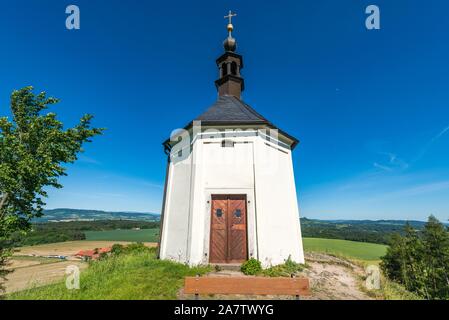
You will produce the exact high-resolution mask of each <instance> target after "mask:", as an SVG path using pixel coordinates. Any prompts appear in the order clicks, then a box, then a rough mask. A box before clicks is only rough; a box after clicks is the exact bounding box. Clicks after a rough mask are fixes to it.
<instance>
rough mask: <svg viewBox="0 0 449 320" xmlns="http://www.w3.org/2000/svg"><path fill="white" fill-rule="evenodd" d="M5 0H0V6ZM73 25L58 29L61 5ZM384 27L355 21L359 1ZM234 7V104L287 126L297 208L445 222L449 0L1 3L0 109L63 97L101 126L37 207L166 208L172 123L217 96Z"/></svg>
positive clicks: (69, 112) (448, 204)
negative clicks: (166, 145)
mask: <svg viewBox="0 0 449 320" xmlns="http://www.w3.org/2000/svg"><path fill="white" fill-rule="evenodd" d="M6 3H7V4H6ZM69 4H76V5H78V6H79V7H80V10H81V29H80V30H77V31H69V30H66V29H65V18H66V14H65V8H66V6H67V5H69ZM370 4H376V5H378V6H379V7H380V10H381V30H375V31H368V30H367V29H366V28H365V18H366V16H367V15H366V14H365V8H366V7H367V6H368V5H370ZM229 9H232V10H234V11H236V12H237V13H238V17H237V18H236V19H235V23H234V25H235V32H234V36H235V37H236V38H237V41H238V52H239V53H241V54H242V55H243V56H244V59H245V68H244V69H243V75H244V77H245V81H246V83H245V84H246V90H245V92H244V96H243V98H244V100H245V102H247V103H249V104H250V105H251V106H253V107H254V108H255V109H256V110H257V111H259V112H260V113H261V114H263V115H264V116H265V117H267V118H268V119H270V120H271V121H272V122H274V123H275V124H277V125H278V126H279V127H280V128H282V129H283V130H285V131H287V132H289V133H290V134H292V135H294V136H296V137H298V138H299V139H300V140H301V144H300V145H299V146H298V147H297V149H296V150H295V152H294V166H295V178H296V184H297V188H298V194H299V203H300V208H301V214H302V216H306V217H309V218H325V219H419V220H424V219H426V217H427V216H428V215H429V214H434V215H436V216H437V217H438V218H440V219H441V220H447V219H448V218H449V200H448V199H449V152H448V150H449V105H448V103H449V62H448V57H449V20H448V19H446V16H445V13H447V12H449V2H447V1H445V0H441V1H439V0H431V1H411V0H396V1H385V0H370V1H364V0H341V1H334V0H313V1H312V0H307V1H306V0H304V1H297V0H296V1H277V2H272V1H270V2H264V1H198V0H192V1H164V2H162V1H158V2H156V1H154V2H153V1H141V0H130V1H126V2H125V1H104V0H90V1H85V0H73V1H71V2H70V3H69V2H66V1H51V0H41V1H39V2H38V1H32V0H28V1H24V0H17V1H8V2H5V3H3V5H2V10H1V11H0V40H1V42H2V50H1V51H0V70H1V72H0V115H8V114H9V110H8V104H9V95H10V93H11V91H12V90H13V89H16V88H20V87H23V86H26V85H33V86H35V88H36V91H40V90H45V91H47V92H48V93H49V94H50V95H53V96H56V97H58V98H60V99H61V103H60V104H59V105H57V106H56V107H55V109H54V110H53V111H56V112H57V113H58V116H59V118H60V119H61V120H62V121H64V123H66V124H67V125H73V124H75V123H76V120H77V119H79V117H81V115H82V114H84V113H92V114H94V115H95V122H94V123H95V124H96V125H98V126H101V127H106V128H108V129H107V131H106V132H105V134H104V136H102V137H99V138H96V139H95V141H94V143H93V144H91V145H87V146H86V152H85V153H84V154H82V155H81V156H80V159H79V161H78V162H77V163H76V164H75V165H71V166H69V171H68V173H69V176H68V177H65V178H63V179H62V183H63V184H64V186H65V188H64V189H62V190H56V191H54V190H52V191H51V192H50V198H49V199H48V207H49V208H56V207H71V208H86V209H87V208H89V209H104V210H114V211H118V210H127V211H145V212H148V211H152V212H158V211H159V210H160V208H161V201H162V193H163V183H164V175H165V156H164V154H163V152H162V147H161V143H162V141H163V140H165V139H166V138H167V137H168V136H169V134H170V132H171V131H172V130H173V129H175V128H179V127H182V126H184V125H185V124H186V123H187V122H188V121H189V120H191V119H192V118H194V117H195V116H197V115H198V114H200V113H201V112H202V111H203V110H205V109H206V108H207V107H208V106H209V105H211V104H212V103H213V102H214V101H215V99H216V96H217V93H216V90H215V87H214V83H213V81H214V80H215V79H216V77H217V71H216V67H215V58H217V57H218V56H219V55H220V54H221V53H222V47H221V43H222V41H223V39H224V38H225V37H226V30H225V25H226V21H225V20H224V19H223V16H224V15H225V14H226V13H227V11H228V10H229Z"/></svg>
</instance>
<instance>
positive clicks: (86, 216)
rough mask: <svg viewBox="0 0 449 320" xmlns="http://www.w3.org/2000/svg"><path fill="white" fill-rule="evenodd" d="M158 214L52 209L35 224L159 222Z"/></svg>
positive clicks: (45, 212)
mask: <svg viewBox="0 0 449 320" xmlns="http://www.w3.org/2000/svg"><path fill="white" fill-rule="evenodd" d="M159 219H160V215H159V214H158V213H150V212H148V213H147V212H145V213H144V212H126V211H122V212H120V211H117V212H114V211H101V210H82V209H67V208H60V209H51V210H44V216H43V217H41V218H38V219H35V220H34V222H62V221H94V220H134V221H159Z"/></svg>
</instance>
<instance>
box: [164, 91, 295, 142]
mask: <svg viewBox="0 0 449 320" xmlns="http://www.w3.org/2000/svg"><path fill="white" fill-rule="evenodd" d="M193 121H201V124H202V125H205V126H207V125H227V124H229V125H239V124H240V125H256V124H257V125H267V126H268V127H270V128H273V129H278V130H279V133H281V134H283V135H284V136H286V137H288V138H289V139H291V140H293V144H292V146H291V148H292V149H293V148H294V147H295V146H296V145H297V144H298V143H299V141H298V139H296V138H295V137H293V136H291V135H289V134H287V133H286V132H284V131H282V130H281V129H279V128H277V127H276V126H275V125H273V124H272V123H271V122H270V121H268V120H267V119H266V118H264V117H263V116H262V115H261V114H259V113H257V112H256V111H255V110H254V109H253V108H251V107H250V106H249V105H247V104H246V103H245V102H243V101H242V100H240V99H238V98H236V97H234V96H228V95H224V96H220V97H219V98H218V100H217V101H216V102H215V103H214V104H213V105H212V106H211V107H209V108H208V109H207V110H206V111H205V112H204V113H202V114H201V115H200V116H198V117H197V118H195V119H194V120H193ZM193 121H192V122H193ZM192 122H190V123H189V124H188V125H187V126H186V129H187V128H189V127H190V126H191V125H192ZM169 140H170V139H168V140H167V141H166V142H164V144H167V143H168V142H169Z"/></svg>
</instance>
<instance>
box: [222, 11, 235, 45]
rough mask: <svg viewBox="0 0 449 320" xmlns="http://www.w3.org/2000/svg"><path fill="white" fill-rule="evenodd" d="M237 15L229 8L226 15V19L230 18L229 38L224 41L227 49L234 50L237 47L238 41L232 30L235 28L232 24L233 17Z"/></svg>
mask: <svg viewBox="0 0 449 320" xmlns="http://www.w3.org/2000/svg"><path fill="white" fill-rule="evenodd" d="M235 16H237V14H236V13H232V11H231V10H229V14H228V15H227V16H225V17H224V18H225V19H228V26H227V29H228V38H227V39H226V40H225V41H224V42H223V46H224V49H225V51H231V52H234V51H235V49H236V48H237V43H236V41H235V39H234V38H233V37H232V31H233V30H234V26H233V25H232V18H233V17H235Z"/></svg>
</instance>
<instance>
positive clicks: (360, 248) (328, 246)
mask: <svg viewBox="0 0 449 320" xmlns="http://www.w3.org/2000/svg"><path fill="white" fill-rule="evenodd" d="M303 244H304V250H305V251H316V252H325V253H329V254H335V255H340V256H346V257H349V258H352V259H356V260H364V261H377V260H380V257H381V256H383V255H385V253H386V252H387V246H385V245H382V244H375V243H366V242H355V241H348V240H337V239H319V238H304V239H303Z"/></svg>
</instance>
